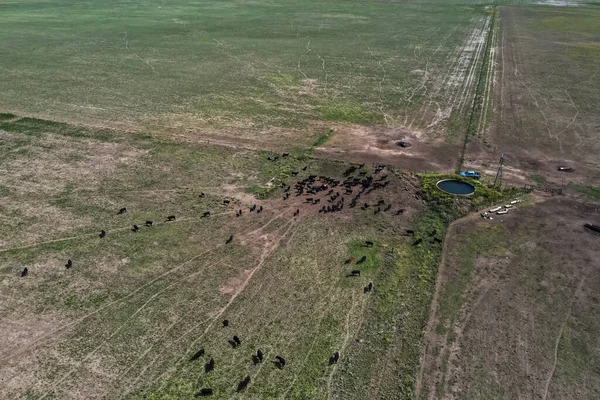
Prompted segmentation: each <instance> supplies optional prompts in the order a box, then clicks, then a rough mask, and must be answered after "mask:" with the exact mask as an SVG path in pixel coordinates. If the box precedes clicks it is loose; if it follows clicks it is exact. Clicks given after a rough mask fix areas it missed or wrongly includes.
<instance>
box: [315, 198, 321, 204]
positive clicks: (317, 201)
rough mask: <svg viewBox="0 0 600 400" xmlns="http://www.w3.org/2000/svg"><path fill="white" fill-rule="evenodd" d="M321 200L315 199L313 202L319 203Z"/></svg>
mask: <svg viewBox="0 0 600 400" xmlns="http://www.w3.org/2000/svg"><path fill="white" fill-rule="evenodd" d="M320 202H321V199H315V200H313V204H319V203H320Z"/></svg>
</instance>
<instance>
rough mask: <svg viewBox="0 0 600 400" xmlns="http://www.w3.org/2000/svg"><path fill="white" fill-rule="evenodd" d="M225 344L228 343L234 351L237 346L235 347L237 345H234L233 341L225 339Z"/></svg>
mask: <svg viewBox="0 0 600 400" xmlns="http://www.w3.org/2000/svg"><path fill="white" fill-rule="evenodd" d="M227 342H228V343H229V345H230V346H231V347H232V348H234V349H235V348H236V347H237V346H238V345H237V343H236V342H235V341H234V340H231V339H227Z"/></svg>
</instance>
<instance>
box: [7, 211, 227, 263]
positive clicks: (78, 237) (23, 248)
mask: <svg viewBox="0 0 600 400" xmlns="http://www.w3.org/2000/svg"><path fill="white" fill-rule="evenodd" d="M233 213H234V211H227V212H224V213H219V214H211V217H219V216H222V215H230V214H233ZM202 219H203V218H202V217H199V218H180V219H177V220H175V221H170V222H168V223H167V222H156V223H154V224H153V225H152V227H156V226H160V225H173V224H176V223H179V222H190V221H201V220H202ZM129 230H131V226H130V225H129V226H127V227H119V228H110V227H109V228H106V232H107V234H108V233H110V232H123V231H129ZM97 236H98V232H97V231H96V232H94V233H84V234H81V235H78V236H69V237H65V238H59V239H51V240H45V241H43V242H35V243H30V244H26V245H23V246H18V247H10V248H4V249H0V254H1V253H6V252H10V251H18V250H25V249H29V248H32V247H38V246H44V245H46V244H52V243H60V242H66V241H69V240H77V239H85V238H89V237H97Z"/></svg>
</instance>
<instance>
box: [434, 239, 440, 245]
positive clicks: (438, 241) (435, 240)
mask: <svg viewBox="0 0 600 400" xmlns="http://www.w3.org/2000/svg"><path fill="white" fill-rule="evenodd" d="M433 242H434V243H440V244H441V243H442V239H438V238H433Z"/></svg>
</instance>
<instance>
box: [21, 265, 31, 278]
mask: <svg viewBox="0 0 600 400" xmlns="http://www.w3.org/2000/svg"><path fill="white" fill-rule="evenodd" d="M28 273H29V270H28V269H27V267H25V269H23V271H21V278H24V277H26V276H27V274H28Z"/></svg>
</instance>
